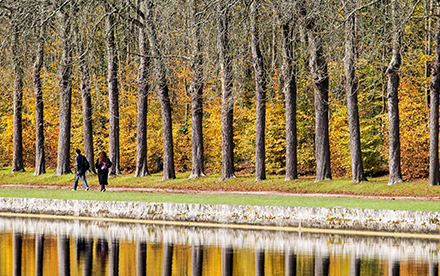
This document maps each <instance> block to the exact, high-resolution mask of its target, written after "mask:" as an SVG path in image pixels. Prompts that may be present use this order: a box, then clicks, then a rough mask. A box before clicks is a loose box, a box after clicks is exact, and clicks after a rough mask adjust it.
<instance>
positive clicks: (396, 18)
mask: <svg viewBox="0 0 440 276" xmlns="http://www.w3.org/2000/svg"><path fill="white" fill-rule="evenodd" d="M391 9H392V10H391V12H392V20H393V53H392V56H391V61H390V63H389V65H388V68H387V70H386V75H387V79H388V84H387V98H388V120H389V144H390V146H389V171H390V178H389V181H388V185H392V184H395V183H399V182H403V180H402V172H401V168H400V133H399V122H400V119H399V98H398V89H399V82H400V77H399V70H400V65H401V64H402V56H401V53H400V47H401V40H402V26H401V23H400V16H401V14H400V7H399V3H398V1H397V0H392V1H391Z"/></svg>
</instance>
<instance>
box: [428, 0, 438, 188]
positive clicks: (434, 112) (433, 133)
mask: <svg viewBox="0 0 440 276" xmlns="http://www.w3.org/2000/svg"><path fill="white" fill-rule="evenodd" d="M436 6H437V14H438V15H440V0H437V1H436ZM430 91H431V95H430V96H431V110H430V120H429V129H430V141H429V184H430V185H431V186H436V185H439V153H438V150H439V149H438V144H439V125H438V124H439V93H440V20H439V19H438V18H437V24H436V33H435V59H434V61H433V68H432V80H431V82H430Z"/></svg>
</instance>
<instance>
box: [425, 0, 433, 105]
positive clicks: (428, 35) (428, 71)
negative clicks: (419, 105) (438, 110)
mask: <svg viewBox="0 0 440 276" xmlns="http://www.w3.org/2000/svg"><path fill="white" fill-rule="evenodd" d="M431 11H432V1H431V0H425V3H424V16H425V32H426V33H425V53H424V54H425V55H426V56H430V55H431V26H432V19H431V16H430V15H431ZM430 75H431V62H430V61H429V60H426V61H425V79H428V78H429V77H430ZM425 104H426V107H428V108H429V106H430V92H429V84H428V85H426V87H425Z"/></svg>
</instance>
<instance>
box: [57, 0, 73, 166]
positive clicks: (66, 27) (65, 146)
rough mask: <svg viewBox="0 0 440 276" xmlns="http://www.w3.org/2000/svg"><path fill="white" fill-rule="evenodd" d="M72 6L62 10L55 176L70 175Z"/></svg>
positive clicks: (65, 6)
mask: <svg viewBox="0 0 440 276" xmlns="http://www.w3.org/2000/svg"><path fill="white" fill-rule="evenodd" d="M70 12H71V11H70V5H69V4H67V5H64V6H63V7H62V9H61V22H60V25H61V26H60V28H61V45H62V54H61V61H60V124H59V128H60V130H59V136H58V162H57V170H56V172H55V175H62V174H66V173H70V172H71V169H70V129H71V121H72V118H71V117H72V115H71V114H72V46H71V18H70Z"/></svg>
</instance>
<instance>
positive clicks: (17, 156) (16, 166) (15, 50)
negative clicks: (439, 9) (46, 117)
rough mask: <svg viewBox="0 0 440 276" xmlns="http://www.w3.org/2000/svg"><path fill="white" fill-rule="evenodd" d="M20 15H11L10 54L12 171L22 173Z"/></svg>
mask: <svg viewBox="0 0 440 276" xmlns="http://www.w3.org/2000/svg"><path fill="white" fill-rule="evenodd" d="M19 24H20V13H19V12H18V11H15V12H13V13H12V20H11V27H12V32H13V33H12V43H11V48H12V49H11V52H12V60H13V66H14V131H13V135H14V147H13V148H14V152H13V158H12V171H13V172H16V171H24V165H23V75H24V73H23V68H22V61H21V58H22V57H21V52H20V44H21V42H20V34H21V32H20V27H19Z"/></svg>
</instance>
